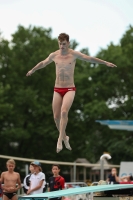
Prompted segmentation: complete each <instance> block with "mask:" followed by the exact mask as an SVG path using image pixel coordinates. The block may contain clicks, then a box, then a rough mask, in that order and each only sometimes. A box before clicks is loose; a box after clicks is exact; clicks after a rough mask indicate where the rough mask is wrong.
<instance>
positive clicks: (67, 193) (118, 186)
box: [19, 184, 133, 200]
mask: <svg viewBox="0 0 133 200" xmlns="http://www.w3.org/2000/svg"><path fill="white" fill-rule="evenodd" d="M130 188H132V189H133V184H114V185H98V186H87V187H80V188H70V189H65V190H58V191H54V192H45V193H40V194H34V195H25V196H22V197H19V200H25V199H27V200H34V199H36V200H37V199H39V200H41V199H43V200H47V199H48V198H55V197H62V196H71V195H76V194H87V193H93V192H101V191H108V190H118V189H130Z"/></svg>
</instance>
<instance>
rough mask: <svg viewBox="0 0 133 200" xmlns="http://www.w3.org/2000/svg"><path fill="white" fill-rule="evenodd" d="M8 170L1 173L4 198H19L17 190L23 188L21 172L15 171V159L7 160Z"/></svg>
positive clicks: (6, 199) (15, 199)
mask: <svg viewBox="0 0 133 200" xmlns="http://www.w3.org/2000/svg"><path fill="white" fill-rule="evenodd" d="M6 166H7V171H5V172H2V174H1V183H2V184H3V185H2V189H3V198H2V199H3V200H8V199H11V200H17V199H18V198H17V191H18V190H19V189H20V188H21V180H20V174H19V173H18V172H15V171H14V169H15V166H16V164H15V161H14V160H13V159H9V160H8V161H7V162H6Z"/></svg>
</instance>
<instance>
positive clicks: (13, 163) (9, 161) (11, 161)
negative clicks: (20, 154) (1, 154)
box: [6, 159, 16, 165]
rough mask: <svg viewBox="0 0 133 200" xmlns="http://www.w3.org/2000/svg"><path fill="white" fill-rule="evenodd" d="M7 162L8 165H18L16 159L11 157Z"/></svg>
mask: <svg viewBox="0 0 133 200" xmlns="http://www.w3.org/2000/svg"><path fill="white" fill-rule="evenodd" d="M6 164H7V165H8V164H12V165H16V163H15V160H13V159H9V160H8V161H7V162H6Z"/></svg>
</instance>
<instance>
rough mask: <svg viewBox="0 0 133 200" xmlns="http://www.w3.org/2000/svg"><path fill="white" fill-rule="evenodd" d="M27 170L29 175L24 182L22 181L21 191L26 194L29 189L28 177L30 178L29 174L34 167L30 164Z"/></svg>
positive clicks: (32, 171)
mask: <svg viewBox="0 0 133 200" xmlns="http://www.w3.org/2000/svg"><path fill="white" fill-rule="evenodd" d="M29 170H30V173H29V174H28V175H27V176H26V177H25V178H24V181H23V189H24V193H25V194H27V191H28V189H29V187H30V177H31V174H33V173H34V167H33V165H32V164H30V166H29Z"/></svg>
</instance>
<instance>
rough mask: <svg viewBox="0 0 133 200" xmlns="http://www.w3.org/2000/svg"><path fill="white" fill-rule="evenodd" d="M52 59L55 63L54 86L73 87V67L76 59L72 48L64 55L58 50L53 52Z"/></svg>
mask: <svg viewBox="0 0 133 200" xmlns="http://www.w3.org/2000/svg"><path fill="white" fill-rule="evenodd" d="M53 61H54V62H55V65H56V80H55V87H58V88H66V87H74V86H75V85H74V69H75V64H76V59H75V56H74V54H73V50H71V49H69V51H68V53H67V54H66V55H61V54H60V51H59V50H58V51H56V52H54V56H53Z"/></svg>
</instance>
